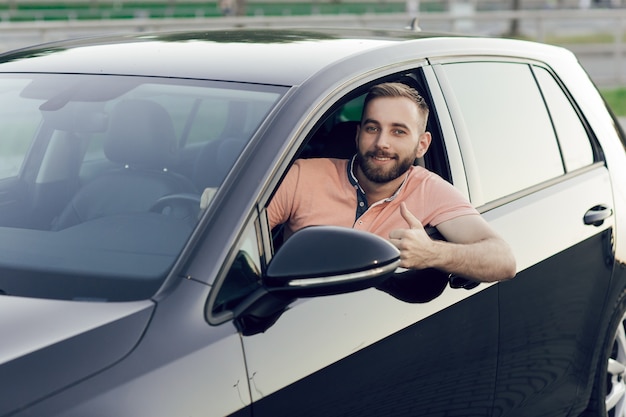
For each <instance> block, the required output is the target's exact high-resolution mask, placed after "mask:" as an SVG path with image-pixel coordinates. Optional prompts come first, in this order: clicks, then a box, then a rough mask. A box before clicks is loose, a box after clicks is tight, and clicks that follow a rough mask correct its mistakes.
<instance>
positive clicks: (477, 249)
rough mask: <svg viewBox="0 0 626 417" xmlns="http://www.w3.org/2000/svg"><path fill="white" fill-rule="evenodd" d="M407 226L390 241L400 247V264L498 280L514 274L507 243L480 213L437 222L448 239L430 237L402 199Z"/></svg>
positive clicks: (482, 279)
mask: <svg viewBox="0 0 626 417" xmlns="http://www.w3.org/2000/svg"><path fill="white" fill-rule="evenodd" d="M400 210H401V212H402V216H403V217H404V219H405V220H406V221H407V223H408V225H409V228H408V229H396V230H393V231H392V232H391V233H390V234H389V237H390V241H391V243H393V244H394V245H395V246H396V247H397V248H398V249H399V250H400V260H401V264H400V266H402V267H403V268H409V269H424V268H437V269H440V270H443V271H446V272H448V273H452V274H456V275H460V276H463V277H466V278H470V279H473V280H477V281H499V280H505V279H510V278H513V277H514V276H515V273H516V265H515V258H514V256H513V252H512V251H511V248H510V247H509V245H508V244H507V243H506V242H505V241H504V240H503V239H502V238H500V237H499V236H498V235H497V234H496V233H495V232H494V231H493V230H492V229H491V227H490V226H489V224H488V223H487V222H486V221H485V220H484V219H483V218H482V217H481V216H479V215H467V216H460V217H457V218H455V219H452V220H448V221H445V222H443V223H440V224H439V225H437V230H439V233H441V234H442V235H443V237H444V238H446V239H447V241H437V240H432V239H431V238H430V237H429V236H428V234H427V233H426V231H425V230H424V227H423V226H422V224H421V222H420V221H419V220H418V219H417V218H416V217H415V216H413V214H412V213H411V212H410V211H409V210H408V209H407V208H406V205H405V204H404V203H402V205H401V208H400Z"/></svg>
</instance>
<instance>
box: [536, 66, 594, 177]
mask: <svg viewBox="0 0 626 417" xmlns="http://www.w3.org/2000/svg"><path fill="white" fill-rule="evenodd" d="M534 70H535V74H536V76H537V81H538V82H539V85H540V86H541V90H542V92H543V97H544V98H545V100H546V103H547V105H548V109H549V112H550V116H551V117H552V121H553V122H554V128H555V129H556V134H557V137H558V140H559V143H560V145H561V152H562V154H563V160H564V161H565V167H566V169H567V170H568V171H573V170H576V169H578V168H582V167H584V166H587V165H590V164H592V163H593V161H594V158H593V149H592V147H591V143H590V142H589V136H588V135H587V131H586V129H585V126H584V125H583V122H582V121H581V120H580V117H579V116H578V113H577V112H576V110H575V109H574V107H572V103H571V102H570V101H569V99H568V97H567V96H566V95H565V92H564V91H563V89H562V88H561V87H560V86H559V84H558V83H557V81H556V80H555V79H554V77H553V76H552V75H551V74H550V73H549V72H548V70H547V69H545V68H542V67H534Z"/></svg>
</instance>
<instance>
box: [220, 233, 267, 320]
mask: <svg viewBox="0 0 626 417" xmlns="http://www.w3.org/2000/svg"><path fill="white" fill-rule="evenodd" d="M260 247H261V245H260V244H259V233H258V232H257V228H256V223H255V222H251V223H250V224H249V225H248V226H247V227H246V228H245V230H244V233H243V235H242V237H241V240H240V242H239V244H238V245H237V247H236V250H235V255H234V259H233V261H232V264H231V265H230V267H229V268H228V272H227V274H226V276H225V277H224V280H223V284H222V285H218V287H219V290H218V292H217V294H216V296H215V301H214V302H213V303H212V315H215V316H217V315H219V314H220V313H223V312H226V311H229V310H231V309H233V308H234V307H235V306H236V305H237V303H238V302H239V301H241V300H242V299H243V298H245V296H247V295H248V294H250V293H251V292H253V291H254V290H255V289H257V288H259V287H260V285H261V278H262V275H261V256H260Z"/></svg>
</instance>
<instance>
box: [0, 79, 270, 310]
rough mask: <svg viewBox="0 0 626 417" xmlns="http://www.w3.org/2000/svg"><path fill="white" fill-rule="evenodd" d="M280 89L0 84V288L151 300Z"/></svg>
mask: <svg viewBox="0 0 626 417" xmlns="http://www.w3.org/2000/svg"><path fill="white" fill-rule="evenodd" d="M281 94H282V90H281V89H278V88H276V87H265V86H259V85H254V86H251V85H246V84H236V83H218V82H206V81H189V80H184V81H183V80H174V79H167V80H160V79H155V78H142V77H119V76H91V75H34V76H25V75H15V76H6V75H5V76H3V77H2V78H0V129H1V131H2V132H3V134H2V137H1V139H0V294H9V295H20V296H30V297H46V298H63V299H81V300H84V299H88V300H133V299H140V298H145V297H149V296H150V295H151V294H153V293H154V291H156V290H157V289H158V287H159V286H160V284H161V281H162V279H163V278H164V277H165V276H166V275H167V273H168V271H169V268H171V266H172V264H173V263H174V261H175V260H176V258H177V256H178V255H179V253H180V251H181V249H182V247H183V245H184V244H185V242H186V240H187V238H188V237H189V235H190V233H191V231H192V230H193V228H194V227H195V225H196V222H197V220H198V218H199V217H200V215H201V211H202V210H207V209H208V210H210V203H211V199H212V196H213V195H214V194H215V193H216V192H218V191H219V187H220V185H221V183H222V181H223V180H224V178H225V177H226V175H227V174H228V173H229V171H230V170H231V168H232V166H233V164H234V163H235V161H236V160H237V158H238V157H239V155H240V153H241V152H242V150H243V149H244V147H245V145H246V144H247V142H248V141H249V139H250V138H251V137H252V135H253V134H254V132H255V131H256V129H257V128H258V126H259V125H260V123H261V122H262V121H263V119H264V118H265V117H266V115H267V113H268V112H269V111H270V109H271V108H272V106H273V105H274V104H275V103H276V101H277V100H278V99H279V97H280V95H281Z"/></svg>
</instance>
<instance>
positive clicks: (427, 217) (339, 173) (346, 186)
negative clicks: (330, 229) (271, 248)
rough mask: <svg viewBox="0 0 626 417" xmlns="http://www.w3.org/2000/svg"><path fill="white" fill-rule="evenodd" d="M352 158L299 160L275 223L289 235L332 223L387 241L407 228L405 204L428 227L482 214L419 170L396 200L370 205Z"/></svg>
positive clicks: (273, 211)
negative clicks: (305, 228)
mask: <svg viewBox="0 0 626 417" xmlns="http://www.w3.org/2000/svg"><path fill="white" fill-rule="evenodd" d="M353 160H354V158H353V159H352V160H346V159H327V158H319V159H299V160H297V161H296V162H295V163H294V165H293V166H292V167H291V169H290V170H289V172H288V173H287V175H286V176H285V179H284V180H283V182H282V183H281V185H280V187H279V189H278V190H277V191H276V194H275V195H274V197H273V199H272V201H271V203H270V205H269V207H268V216H269V221H270V225H271V226H272V227H274V226H276V225H279V224H282V223H285V224H286V226H287V228H288V232H287V235H289V234H291V233H293V232H295V231H297V230H299V229H302V228H303V227H307V226H314V225H333V226H344V227H350V228H354V229H360V230H366V231H369V232H372V233H375V234H377V235H379V236H381V237H383V238H385V239H387V238H388V237H389V232H391V231H392V230H394V229H405V228H407V227H408V224H407V222H406V221H405V220H404V218H403V217H402V215H401V214H400V203H401V202H402V201H405V202H406V204H407V207H408V209H409V210H410V211H411V213H413V215H414V216H415V217H417V218H418V219H419V220H420V221H421V222H422V224H423V225H425V226H426V225H431V226H437V225H438V224H439V223H442V222H444V221H446V220H450V219H453V218H455V217H458V216H463V215H467V214H478V212H477V211H476V209H475V208H474V207H473V206H472V205H471V204H470V203H469V202H468V201H467V199H466V198H465V197H464V196H463V195H462V194H461V193H460V192H459V191H458V190H457V189H456V188H454V187H453V186H452V185H451V184H450V183H448V182H447V181H445V180H444V179H443V178H441V177H439V176H438V175H436V174H434V173H432V172H430V171H428V170H427V169H425V168H422V167H419V166H413V167H411V168H410V169H409V172H408V175H407V178H406V180H405V181H404V183H403V184H402V185H401V186H400V188H399V189H398V191H397V192H396V193H395V194H394V195H393V196H392V197H390V198H387V199H384V200H381V201H378V202H376V203H374V204H372V205H371V206H369V207H367V200H366V199H365V195H364V193H363V191H362V190H361V187H360V186H359V185H358V181H357V179H356V177H355V176H354V175H353V174H352V172H353V171H352V169H351V167H352V163H353Z"/></svg>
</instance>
